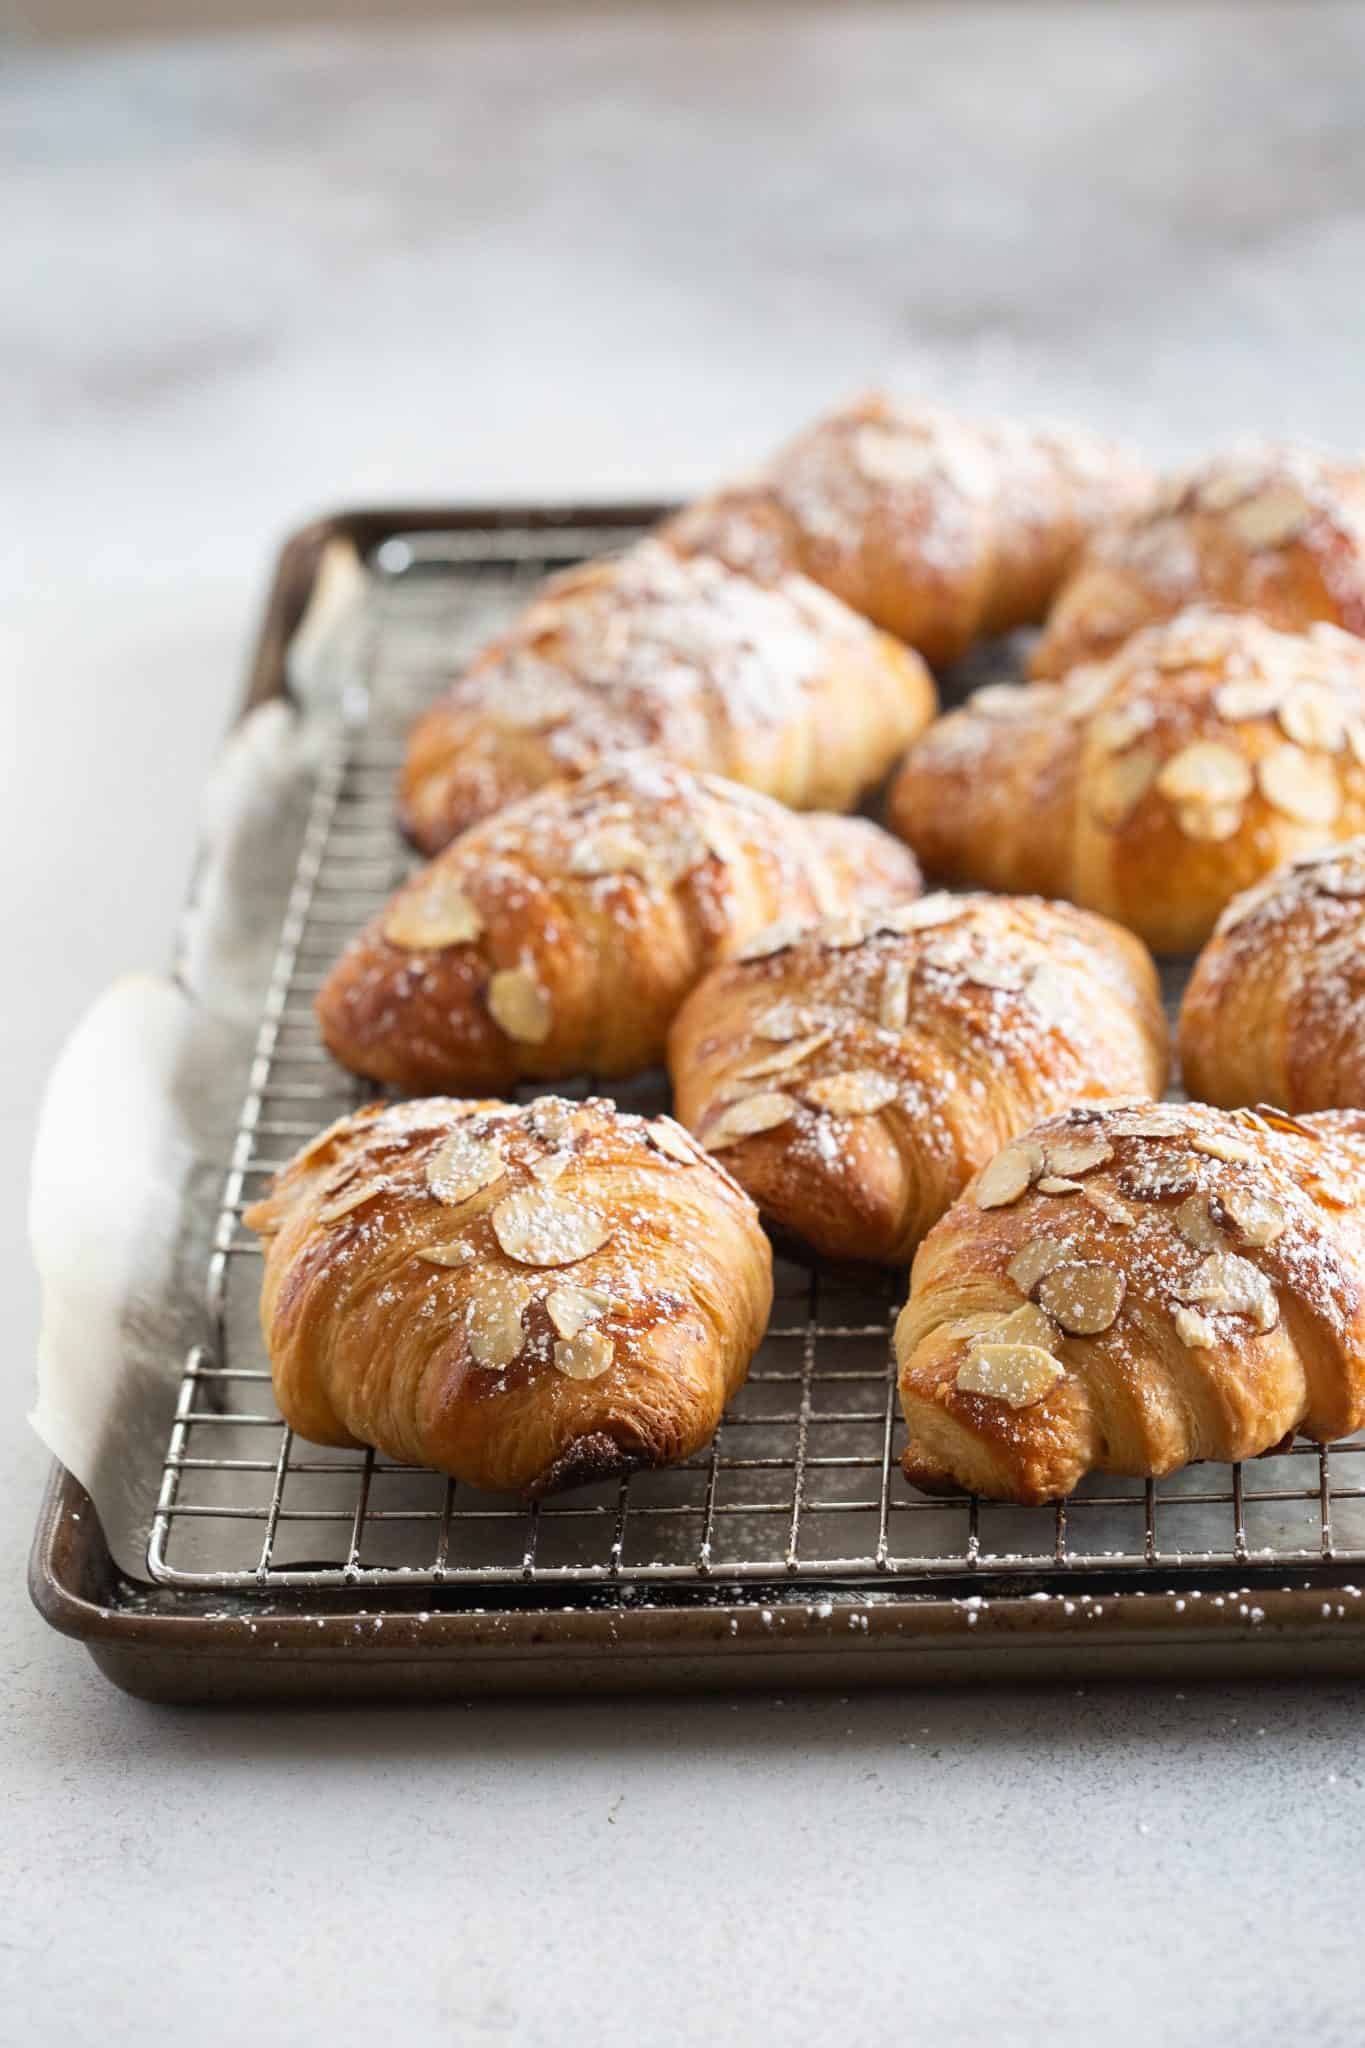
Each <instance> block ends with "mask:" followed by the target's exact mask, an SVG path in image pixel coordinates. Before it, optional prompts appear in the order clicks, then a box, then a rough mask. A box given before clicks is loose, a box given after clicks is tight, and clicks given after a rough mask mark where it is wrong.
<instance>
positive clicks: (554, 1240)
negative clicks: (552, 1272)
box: [492, 1188, 611, 1266]
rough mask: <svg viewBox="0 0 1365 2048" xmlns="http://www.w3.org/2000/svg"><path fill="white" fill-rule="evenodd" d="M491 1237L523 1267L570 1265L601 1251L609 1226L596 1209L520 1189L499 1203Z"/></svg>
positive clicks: (543, 1191)
mask: <svg viewBox="0 0 1365 2048" xmlns="http://www.w3.org/2000/svg"><path fill="white" fill-rule="evenodd" d="M492 1224H493V1234H494V1236H495V1237H496V1238H497V1240H498V1243H499V1244H500V1245H501V1246H502V1248H503V1250H504V1251H505V1252H506V1254H507V1256H508V1258H509V1259H516V1260H517V1261H518V1263H519V1264H521V1265H523V1266H572V1265H576V1264H577V1262H578V1261H579V1259H586V1258H588V1257H589V1256H590V1255H591V1254H592V1253H593V1252H596V1251H600V1250H601V1249H602V1246H603V1245H604V1244H605V1243H606V1242H607V1240H608V1239H609V1238H610V1236H611V1227H610V1225H609V1224H607V1223H605V1222H603V1220H602V1218H601V1217H600V1216H599V1215H598V1214H597V1212H596V1210H595V1209H588V1208H584V1207H581V1206H580V1205H579V1204H577V1203H575V1202H566V1201H564V1200H563V1199H562V1198H561V1197H560V1196H558V1195H553V1194H551V1193H550V1192H549V1191H548V1190H547V1189H545V1188H523V1189H522V1190H521V1191H520V1193H518V1194H515V1195H508V1196H507V1197H506V1199H505V1200H504V1201H501V1202H499V1203H498V1206H497V1208H496V1209H494V1211H493V1215H492Z"/></svg>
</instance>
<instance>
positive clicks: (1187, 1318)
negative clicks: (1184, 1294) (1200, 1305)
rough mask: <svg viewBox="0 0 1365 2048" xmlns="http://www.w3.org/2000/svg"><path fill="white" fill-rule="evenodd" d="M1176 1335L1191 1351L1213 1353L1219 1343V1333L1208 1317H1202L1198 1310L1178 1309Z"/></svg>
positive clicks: (1176, 1313)
mask: <svg viewBox="0 0 1365 2048" xmlns="http://www.w3.org/2000/svg"><path fill="white" fill-rule="evenodd" d="M1175 1334H1176V1336H1177V1337H1178V1338H1179V1339H1180V1341H1181V1343H1182V1344H1183V1345H1185V1346H1186V1348H1187V1349H1188V1350H1190V1351H1211V1350H1212V1349H1213V1347H1214V1345H1215V1344H1216V1343H1217V1342H1218V1332H1217V1330H1216V1329H1215V1328H1214V1326H1213V1324H1212V1323H1211V1322H1210V1321H1209V1319H1208V1317H1207V1316H1201V1315H1200V1313H1199V1311H1198V1309H1197V1308H1178V1309H1177V1310H1176V1312H1175Z"/></svg>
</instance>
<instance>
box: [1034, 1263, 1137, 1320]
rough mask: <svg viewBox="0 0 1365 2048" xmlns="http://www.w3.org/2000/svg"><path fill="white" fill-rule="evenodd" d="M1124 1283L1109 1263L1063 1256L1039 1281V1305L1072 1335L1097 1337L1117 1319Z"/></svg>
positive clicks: (1124, 1289) (1124, 1287)
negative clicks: (1101, 1263) (1100, 1263)
mask: <svg viewBox="0 0 1365 2048" xmlns="http://www.w3.org/2000/svg"><path fill="white" fill-rule="evenodd" d="M1126 1288H1127V1282H1126V1281H1125V1280H1124V1277H1123V1275H1122V1273H1117V1272H1115V1270H1114V1268H1113V1267H1112V1266H1101V1265H1096V1264H1095V1263H1094V1262H1093V1261H1091V1260H1089V1259H1063V1260H1062V1261H1060V1262H1059V1264H1057V1265H1055V1266H1054V1267H1053V1268H1052V1269H1051V1271H1050V1272H1048V1273H1045V1274H1044V1275H1043V1278H1042V1279H1041V1281H1040V1282H1039V1284H1038V1305H1039V1307H1040V1308H1042V1309H1045V1310H1046V1311H1047V1313H1048V1315H1050V1316H1051V1317H1053V1319H1054V1320H1055V1321H1056V1322H1058V1323H1060V1324H1061V1326H1062V1328H1063V1329H1064V1330H1065V1331H1066V1332H1067V1334H1068V1336H1071V1337H1098V1336H1099V1335H1100V1333H1101V1332H1102V1331H1104V1330H1107V1329H1109V1328H1110V1326H1111V1325H1112V1324H1113V1323H1114V1322H1115V1321H1116V1319H1117V1317H1118V1312H1119V1310H1120V1309H1121V1308H1122V1307H1123V1297H1124V1293H1125V1292H1126Z"/></svg>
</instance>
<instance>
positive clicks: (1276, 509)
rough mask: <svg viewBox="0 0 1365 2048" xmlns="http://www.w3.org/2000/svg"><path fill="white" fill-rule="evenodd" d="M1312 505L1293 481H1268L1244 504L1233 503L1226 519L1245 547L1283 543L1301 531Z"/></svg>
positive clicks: (1276, 545)
mask: <svg viewBox="0 0 1365 2048" xmlns="http://www.w3.org/2000/svg"><path fill="white" fill-rule="evenodd" d="M1312 511H1313V508H1312V506H1311V505H1310V504H1309V502H1308V500H1307V499H1306V498H1305V497H1304V495H1303V492H1302V491H1300V490H1298V489H1296V488H1295V486H1294V485H1293V484H1271V486H1270V487H1269V489H1268V490H1264V491H1261V492H1259V493H1258V494H1257V496H1256V497H1254V498H1248V499H1247V500H1246V502H1245V503H1244V504H1241V505H1237V506H1234V508H1233V509H1232V510H1231V511H1230V512H1229V514H1228V523H1229V525H1230V526H1231V527H1232V529H1233V531H1234V533H1235V534H1236V535H1237V538H1238V539H1239V540H1240V541H1241V542H1242V543H1243V545H1244V546H1245V547H1248V548H1251V549H1253V550H1259V549H1261V548H1278V547H1283V546H1284V545H1285V544H1286V542H1288V541H1291V540H1293V539H1295V538H1296V536H1297V535H1298V534H1300V533H1302V532H1303V529H1304V527H1305V526H1306V525H1307V524H1308V521H1309V519H1310V518H1311V516H1312Z"/></svg>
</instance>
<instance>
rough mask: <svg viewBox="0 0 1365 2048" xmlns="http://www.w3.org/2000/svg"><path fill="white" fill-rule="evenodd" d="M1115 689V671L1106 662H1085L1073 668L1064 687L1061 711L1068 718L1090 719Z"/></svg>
mask: <svg viewBox="0 0 1365 2048" xmlns="http://www.w3.org/2000/svg"><path fill="white" fill-rule="evenodd" d="M1113 687H1114V675H1113V671H1112V670H1111V669H1110V668H1109V667H1108V665H1107V664H1106V663H1104V662H1099V661H1085V662H1081V663H1080V664H1079V665H1078V666H1077V667H1076V668H1073V669H1072V670H1071V671H1070V673H1069V674H1068V676H1067V678H1066V681H1065V682H1064V683H1063V685H1062V699H1061V706H1060V708H1061V711H1062V713H1063V716H1064V717H1067V718H1089V717H1090V715H1091V713H1092V712H1095V711H1098V710H1099V708H1100V706H1101V704H1103V702H1104V700H1105V698H1106V697H1107V696H1108V695H1109V694H1110V692H1111V690H1112V689H1113Z"/></svg>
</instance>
